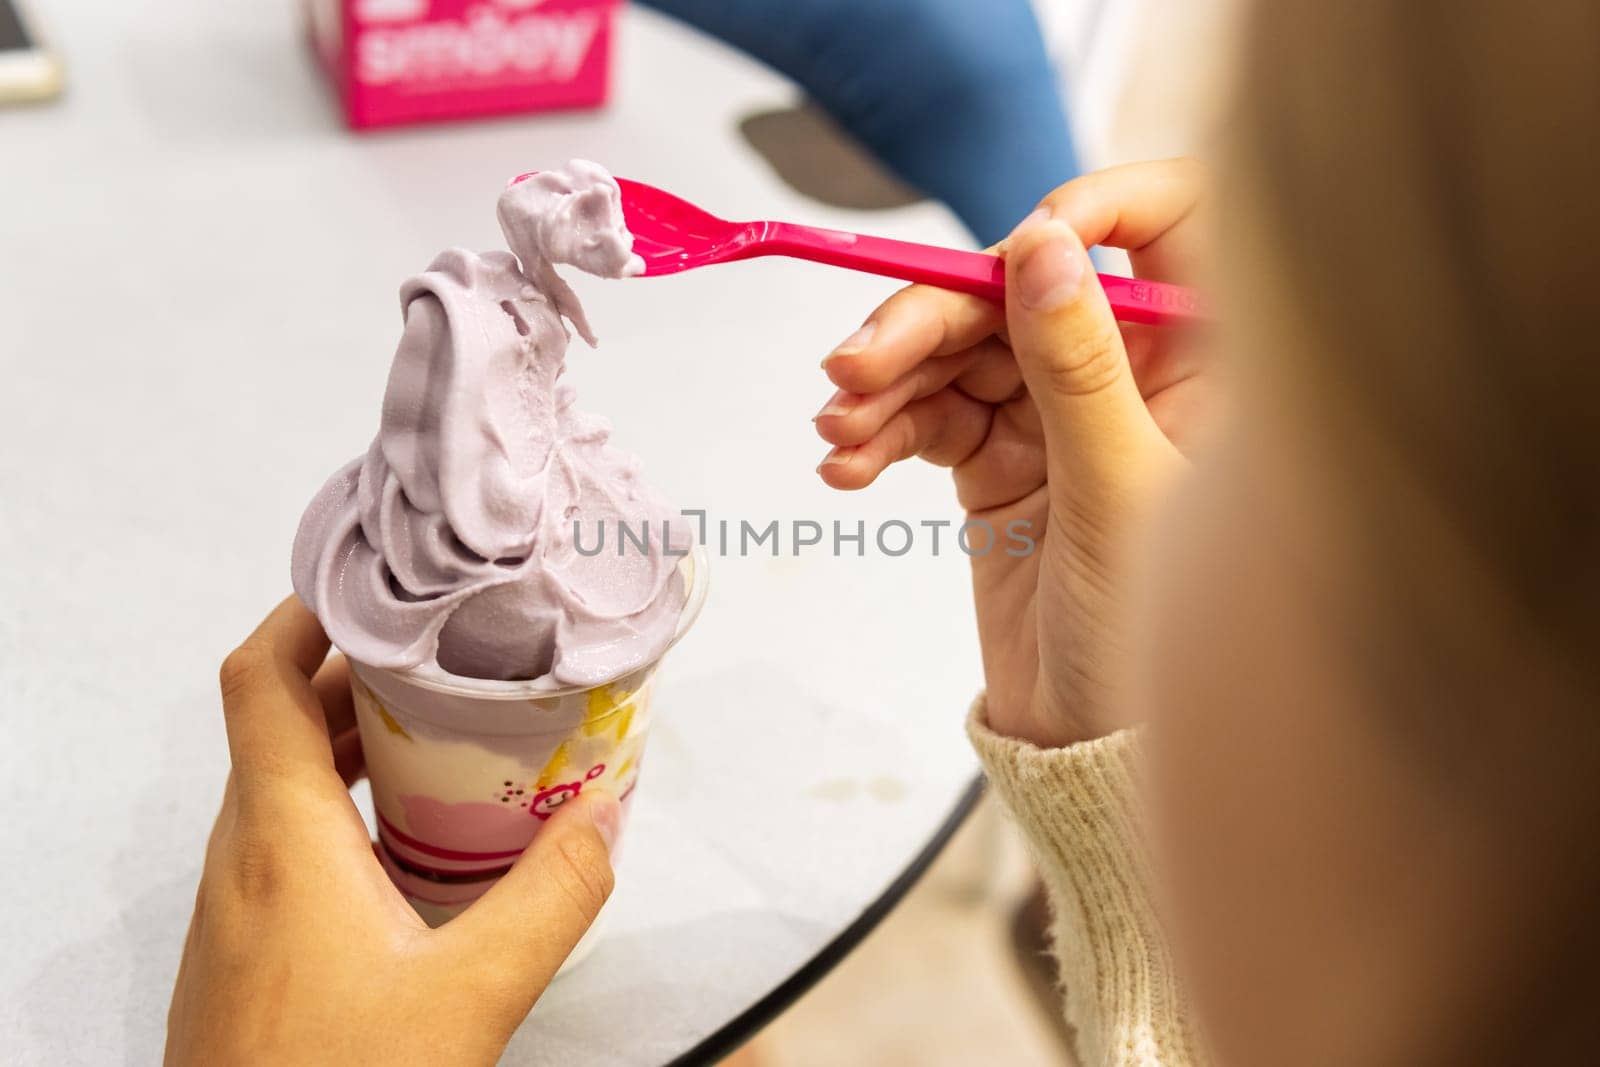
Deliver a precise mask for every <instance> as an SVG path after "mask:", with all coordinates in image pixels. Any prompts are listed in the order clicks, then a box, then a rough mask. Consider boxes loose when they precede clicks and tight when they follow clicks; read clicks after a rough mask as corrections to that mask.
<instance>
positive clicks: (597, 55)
mask: <svg viewBox="0 0 1600 1067" xmlns="http://www.w3.org/2000/svg"><path fill="white" fill-rule="evenodd" d="M618 6H619V0H308V2H307V4H306V15H307V19H306V21H307V28H308V32H309V35H310V38H311V45H312V48H313V49H314V50H315V51H316V53H317V56H318V58H319V59H320V60H321V62H322V65H323V67H324V68H325V69H326V70H327V72H328V76H329V77H330V78H332V79H333V84H334V86H335V88H336V89H337V90H338V93H339V97H340V99H341V100H342V102H343V104H344V114H345V119H346V121H347V122H348V123H349V124H350V126H351V127H353V128H355V129H367V128H370V127H373V126H389V125H394V124H396V123H403V122H433V121H440V120H445V119H461V118H472V117H475V116H479V115H505V114H511V113H517V112H528V111H550V110H555V109H558V108H581V107H597V106H599V105H600V104H603V103H605V99H606V93H607V90H608V88H609V77H608V75H609V73H610V65H611V35H612V26H613V23H614V21H615V15H616V9H617V7H618Z"/></svg>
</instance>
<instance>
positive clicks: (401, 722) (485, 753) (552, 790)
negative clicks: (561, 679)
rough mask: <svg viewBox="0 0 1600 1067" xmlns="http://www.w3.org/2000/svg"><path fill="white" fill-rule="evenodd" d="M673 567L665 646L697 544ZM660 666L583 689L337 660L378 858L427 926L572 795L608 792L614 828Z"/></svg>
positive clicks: (452, 910)
mask: <svg viewBox="0 0 1600 1067" xmlns="http://www.w3.org/2000/svg"><path fill="white" fill-rule="evenodd" d="M679 572H680V573H681V574H682V575H683V580H684V583H685V588H686V590H687V595H686V598H685V601H684V605H683V613H682V615H681V616H680V617H679V621H678V626H677V630H676V632H675V633H674V634H673V637H672V641H671V643H670V644H669V645H668V646H667V647H668V648H669V649H670V648H671V647H672V645H675V644H677V642H678V641H679V640H680V639H681V638H682V637H683V635H684V634H685V633H687V632H688V630H689V627H690V626H692V625H693V624H694V621H695V619H696V617H697V616H698V615H699V614H700V608H701V606H702V605H703V604H704V603H705V596H706V585H707V579H708V574H707V560H706V555H705V551H704V549H702V548H696V549H695V550H694V551H693V552H692V553H691V554H690V555H689V556H686V557H685V558H684V559H683V561H682V562H681V563H680V565H679ZM665 654H666V653H665V651H663V653H662V655H663V656H664V655H665ZM660 663H661V657H659V656H658V657H657V658H656V659H655V660H654V661H653V662H651V663H647V664H645V665H644V666H643V667H640V668H639V669H637V670H635V671H633V672H631V673H629V674H626V675H623V676H622V677H620V678H614V679H612V680H610V681H608V682H605V683H603V684H601V685H596V686H590V687H587V688H578V687H567V688H560V687H556V686H553V685H551V684H549V683H548V682H547V681H544V682H541V681H532V682H496V681H484V680H478V679H471V678H458V677H456V676H454V675H447V674H444V673H442V672H439V673H433V674H422V673H418V672H398V671H389V670H382V669H379V668H375V667H371V666H368V665H366V664H363V663H354V662H353V663H352V664H351V678H350V687H351V689H352V690H353V692H354V694H355V706H356V722H357V724H358V725H359V727H360V729H361V744H362V748H363V749H364V750H365V753H366V760H367V776H368V778H369V779H370V780H371V782H372V800H373V807H374V808H375V809H376V814H377V824H378V846H379V847H378V856H379V858H380V860H381V861H382V862H383V866H384V868H385V869H386V870H387V871H388V872H389V877H390V878H391V879H393V881H394V884H395V885H396V886H398V887H399V889H400V892H401V893H403V894H404V895H405V897H406V899H407V900H408V901H410V902H411V906H412V907H414V908H415V909H416V910H417V913H418V914H419V915H421V916H422V918H423V919H424V920H425V921H426V922H427V923H428V925H430V926H439V925H441V924H442V923H444V922H446V921H448V920H449V919H451V918H452V917H454V916H455V915H457V914H459V913H460V912H461V911H462V910H464V909H465V908H466V906H467V905H468V904H470V903H472V902H473V901H474V900H476V899H478V897H480V896H482V895H483V894H484V893H486V892H488V890H489V887H490V886H492V885H493V884H494V883H495V881H496V880H498V879H499V878H500V876H501V875H503V874H505V872H506V871H507V870H509V869H510V867H511V864H512V863H513V862H514V861H515V860H516V858H517V856H518V855H519V854H520V853H521V852H522V850H523V849H525V848H527V847H528V845H529V843H530V842H532V840H533V839H534V837H535V836H536V835H537V834H538V833H539V830H540V828H541V827H542V826H544V824H545V821H546V820H547V819H549V818H550V816H551V815H552V814H553V813H554V812H555V810H556V809H557V808H558V807H560V806H561V805H562V804H564V803H566V802H567V801H568V800H571V799H572V798H574V797H576V796H579V795H581V794H582V793H583V791H584V790H585V789H594V788H596V787H601V788H604V789H606V790H608V791H609V792H611V793H612V795H614V796H616V797H618V798H619V799H620V800H621V801H622V805H623V812H624V827H626V822H627V820H626V815H627V812H628V810H629V809H630V808H631V806H632V804H631V800H632V796H633V790H634V787H635V786H636V785H637V784H638V781H639V771H640V767H641V765H642V763H643V761H644V744H645V736H646V734H647V733H648V732H649V729H650V716H651V712H652V710H653V709H652V707H651V705H652V703H653V697H654V689H655V679H656V669H657V668H658V667H659V666H660ZM586 940H590V939H586ZM584 947H585V946H583V945H580V946H579V948H580V952H575V953H574V957H573V960H571V961H569V962H576V959H577V957H578V956H579V955H580V953H581V950H582V949H583V948H584Z"/></svg>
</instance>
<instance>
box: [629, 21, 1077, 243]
mask: <svg viewBox="0 0 1600 1067" xmlns="http://www.w3.org/2000/svg"><path fill="white" fill-rule="evenodd" d="M642 2H643V3H645V4H647V5H648V6H650V7H654V8H656V9H658V10H660V11H664V12H666V13H667V14H670V15H673V16H676V17H677V18H679V19H681V20H683V21H684V22H687V23H689V24H690V25H692V26H695V27H698V28H699V29H701V30H703V31H704V32H706V33H709V34H711V35H712V36H714V37H718V38H720V39H722V40H723V41H726V42H727V43H728V44H731V45H733V46H734V47H736V48H739V49H740V50H742V51H744V52H747V53H749V54H750V55H751V56H753V57H754V58H756V59H758V60H761V61H762V62H764V63H766V64H767V65H768V66H770V67H772V68H774V69H775V70H777V71H778V72H779V73H781V74H784V75H786V76H787V77H789V78H790V79H792V80H793V81H794V82H796V83H797V84H798V85H799V86H800V87H801V88H802V89H803V90H804V91H805V92H806V94H807V95H808V96H809V97H810V98H811V99H812V100H814V101H815V102H816V103H817V104H818V105H820V106H821V107H822V108H823V109H824V110H826V111H827V112H828V113H829V114H831V115H832V116H833V117H834V119H835V120H836V121H838V122H839V124H840V125H841V126H843V127H844V128H845V129H846V130H848V131H850V133H852V134H853V135H854V136H855V137H856V138H857V139H858V140H860V141H861V142H862V143H863V144H864V145H866V147H867V148H868V149H869V150H870V151H871V152H872V153H873V154H874V155H876V156H877V157H878V158H879V159H880V160H882V161H883V163H884V164H885V165H886V166H888V168H889V169H890V170H891V171H893V172H894V173H895V174H896V175H898V176H899V177H900V178H901V179H902V180H904V181H906V182H907V183H909V184H910V185H912V186H914V187H916V188H917V189H920V190H921V191H922V192H924V193H926V194H927V195H929V196H931V197H934V198H935V199H938V200H941V201H943V202H944V203H945V204H947V205H949V207H950V209H951V210H952V211H954V212H955V214H956V215H957V216H958V217H960V219H961V220H962V222H964V223H965V224H966V225H967V228H968V229H970V230H971V231H972V233H973V236H974V237H976V238H977V240H978V241H979V242H980V243H982V244H991V243H993V242H994V241H997V240H999V239H1000V238H1001V237H1004V236H1005V235H1006V234H1007V233H1008V232H1009V231H1010V229H1011V227H1013V226H1014V225H1016V223H1017V222H1018V221H1020V220H1021V219H1022V217H1023V216H1025V215H1026V214H1027V213H1028V212H1029V211H1031V210H1032V209H1033V207H1034V205H1035V204H1036V203H1037V202H1038V200H1039V198H1040V197H1042V196H1043V195H1044V194H1045V193H1047V192H1049V191H1050V190H1051V189H1052V188H1054V187H1055V186H1057V185H1059V184H1061V183H1062V182H1064V181H1066V180H1067V179H1069V178H1071V177H1073V176H1074V175H1075V174H1076V173H1077V162H1076V159H1075V158H1074V155H1073V151H1072V137H1071V131H1070V130H1069V129H1068V126H1067V118H1066V112H1065V109H1064V108H1063V107H1062V102H1061V96H1060V88H1059V84H1058V80H1057V77H1056V72H1055V70H1054V69H1053V68H1052V66H1051V64H1050V60H1049V58H1048V56H1047V55H1046V54H1045V47H1044V41H1043V38H1042V37H1041V35H1040V32H1039V25H1038V22H1037V20H1036V19H1035V18H1034V14H1033V8H1032V6H1031V5H1030V3H1029V0H642Z"/></svg>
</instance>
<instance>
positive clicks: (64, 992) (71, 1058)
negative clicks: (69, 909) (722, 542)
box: [8, 868, 200, 1067]
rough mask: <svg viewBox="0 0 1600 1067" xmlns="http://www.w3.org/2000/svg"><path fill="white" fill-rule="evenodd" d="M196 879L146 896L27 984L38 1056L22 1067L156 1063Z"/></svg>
mask: <svg viewBox="0 0 1600 1067" xmlns="http://www.w3.org/2000/svg"><path fill="white" fill-rule="evenodd" d="M199 877H200V873H199V869H198V868H195V869H194V870H192V871H190V872H189V873H187V874H184V875H181V876H179V877H176V878H173V879H171V880H170V881H167V882H165V883H163V884H162V885H161V886H160V887H158V888H156V889H154V890H151V891H148V892H146V893H145V894H144V895H142V896H140V897H138V898H136V899H134V900H132V901H130V902H128V904H127V906H126V907H125V908H124V909H123V911H122V912H121V914H119V915H118V917H117V919H116V920H115V921H114V922H112V923H111V924H109V925H107V926H106V927H105V928H104V929H102V930H101V931H99V932H98V933H96V934H94V935H92V936H90V937H88V938H85V939H83V940H81V941H76V942H73V943H71V944H69V945H67V946H66V947H65V948H63V949H62V950H60V951H59V952H57V953H55V954H54V955H53V956H51V957H49V959H48V960H46V961H45V963H44V965H43V966H42V967H40V968H39V970H38V971H37V973H35V974H34V975H33V976H32V978H31V980H30V981H29V983H28V987H27V994H26V1006H25V1008H24V1009H23V1010H24V1017H25V1018H26V1019H27V1020H28V1025H29V1026H30V1028H31V1029H32V1030H33V1034H34V1038H33V1041H32V1047H33V1051H34V1052H36V1053H43V1054H44V1055H42V1056H41V1058H40V1059H39V1060H37V1061H28V1062H41V1063H97V1064H98V1063H104V1064H110V1063H118V1062H120V1063H126V1064H129V1065H135V1064H137V1065H139V1067H144V1065H147V1064H152V1063H160V1062H161V1054H162V1049H163V1047H164V1046H165V1044H166V1030H167V1005H168V1004H169V1003H170V1001H171V999H172V983H173V979H174V978H175V977H176V976H177V972H178V960H179V957H180V956H181V955H182V952H183V933H184V931H185V930H186V929H187V928H188V924H189V914H190V912H191V910H192V909H193V906H194V889H195V885H196V883H197V882H198V881H199ZM116 882H117V879H115V878H113V880H112V885H113V886H115V884H116ZM8 1062H12V1063H17V1062H23V1061H19V1060H11V1061H8Z"/></svg>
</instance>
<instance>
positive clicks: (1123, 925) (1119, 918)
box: [967, 697, 1207, 1067]
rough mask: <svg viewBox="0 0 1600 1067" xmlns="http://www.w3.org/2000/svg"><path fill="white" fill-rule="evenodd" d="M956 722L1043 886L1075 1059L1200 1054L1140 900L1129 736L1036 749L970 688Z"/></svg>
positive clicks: (1111, 1063) (1178, 1065)
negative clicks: (994, 717) (998, 722)
mask: <svg viewBox="0 0 1600 1067" xmlns="http://www.w3.org/2000/svg"><path fill="white" fill-rule="evenodd" d="M967 732H968V734H969V735H970V736H971V738H972V743H973V745H975V746H976V747H977V750H978V756H979V758H980V759H981V760H982V761H983V765H984V768H985V769H986V770H987V771H988V774H989V782H990V785H991V786H992V787H993V789H994V791H995V793H996V794H997V795H998V796H999V798H1000V800H1001V802H1002V803H1003V804H1004V805H1005V806H1006V807H1007V808H1008V809H1010V811H1011V814H1012V815H1013V816H1014V817H1015V819H1016V821H1017V823H1018V825H1019V826H1020V827H1021V829H1022V832H1023V834H1024V836H1026V838H1027V840H1028V843H1029V846H1030V849H1031V851H1032V852H1033V856H1034V860H1035V862H1036V863H1037V865H1038V868H1039V873H1040V876H1041V877H1042V878H1043V879H1044V882H1045V886H1046V888H1047V889H1048V890H1049V892H1050V898H1051V903H1052V905H1053V908H1052V910H1053V913H1054V919H1053V922H1052V930H1051V933H1052V937H1053V940H1054V945H1055V953H1056V956H1057V958H1058V960H1059V961H1060V966H1061V980H1062V983H1063V985H1064V986H1065V987H1066V988H1065V1000H1066V1004H1065V1011H1066V1017H1067V1021H1068V1022H1069V1023H1070V1024H1071V1025H1072V1027H1073V1028H1074V1029H1075V1030H1076V1032H1077V1054H1078V1063H1079V1065H1080V1067H1126V1065H1139V1067H1189V1065H1191V1064H1203V1063H1205V1062H1207V1061H1206V1059H1205V1057H1204V1056H1203V1054H1202V1053H1201V1051H1200V1044H1199V1041H1198V1039H1197V1037H1196V1035H1195V1033H1194V1031H1193V1029H1192V1021H1191V1017H1190V1014H1189V1011H1188V1006H1187V1004H1185V1002H1184V998H1183V995H1182V992H1181V991H1180V990H1179V988H1178V985H1177V982H1176V981H1175V979H1174V976H1173V969H1172V964H1171V959H1170V957H1169V955H1168V951H1167V945H1166V942H1165V940H1164V939H1163V937H1162V934H1161V930H1160V927H1159V925H1158V924H1157V921H1156V917H1155V909H1154V907H1153V904H1152V899H1151V893H1150V879H1149V868H1148V864H1147V860H1146V853H1145V841H1144V836H1143V834H1142V832H1141V829H1140V820H1139V817H1138V813H1137V788H1136V785H1135V774H1136V770H1135V765H1136V763H1137V761H1138V758H1139V755H1138V752H1139V744H1138V735H1137V734H1136V733H1134V732H1131V731H1122V732H1120V733H1115V734H1112V735H1111V736H1109V737H1104V738H1100V739H1099V740H1095V741H1085V742H1083V743H1081V744H1077V745H1072V746H1070V747H1068V748H1061V749H1041V748H1037V747H1035V746H1033V745H1031V744H1028V743H1027V742H1024V741H1018V740H1015V739H1014V738H1009V737H1002V736H1000V735H999V734H997V733H995V732H994V731H992V730H990V729H989V727H988V724H987V721H986V718H985V708H984V702H983V698H982V697H979V698H978V701H977V703H976V704H974V705H973V708H972V714H971V717H970V718H969V720H968V723H967Z"/></svg>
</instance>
